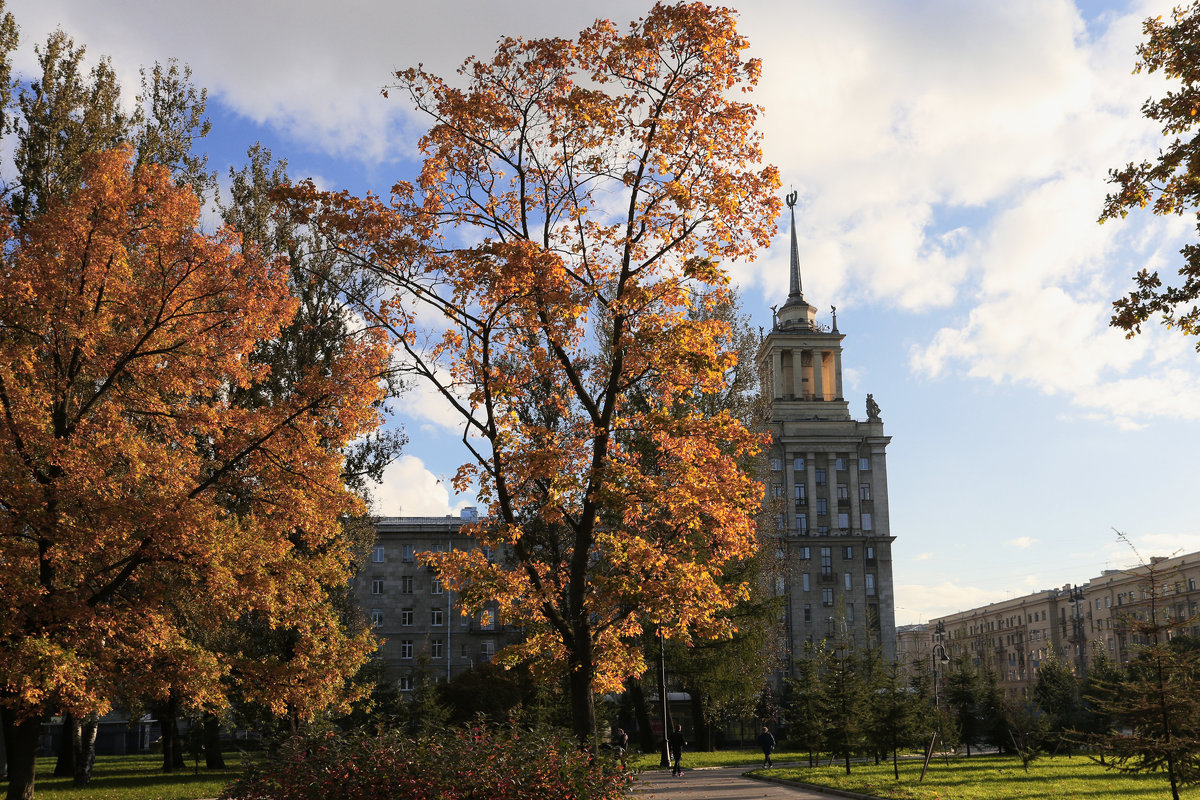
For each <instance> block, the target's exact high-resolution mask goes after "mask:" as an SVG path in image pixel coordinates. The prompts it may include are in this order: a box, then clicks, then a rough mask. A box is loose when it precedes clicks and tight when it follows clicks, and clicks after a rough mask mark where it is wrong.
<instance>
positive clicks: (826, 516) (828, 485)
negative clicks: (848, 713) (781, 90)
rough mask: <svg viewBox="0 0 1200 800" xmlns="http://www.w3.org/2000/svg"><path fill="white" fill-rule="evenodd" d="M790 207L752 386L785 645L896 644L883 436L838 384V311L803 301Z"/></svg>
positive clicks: (886, 647)
mask: <svg viewBox="0 0 1200 800" xmlns="http://www.w3.org/2000/svg"><path fill="white" fill-rule="evenodd" d="M787 202H788V207H789V209H791V215H792V217H791V223H792V250H791V285H790V291H789V292H788V297H787V302H785V303H784V304H783V306H782V307H776V308H777V310H776V309H773V311H774V314H773V317H774V318H773V320H772V324H771V332H770V333H769V334H767V335H766V337H765V338H764V339H763V341H762V344H761V346H760V347H759V351H758V367H759V371H760V374H761V375H762V376H763V384H762V385H763V391H764V392H765V393H767V394H768V395H769V397H770V399H771V403H770V430H771V438H772V442H771V452H770V454H769V472H768V477H767V502H768V503H769V504H771V506H772V508H774V509H775V511H776V514H777V525H778V534H779V542H778V545H779V550H780V551H782V552H783V554H784V555H785V563H786V565H787V566H786V570H785V574H786V578H785V580H786V592H787V634H788V635H787V646H788V648H789V651H790V655H791V657H792V658H800V657H803V655H804V646H805V643H806V642H814V643H816V642H820V641H821V640H823V639H828V640H830V641H836V640H839V639H842V638H846V637H848V638H850V639H851V641H854V642H856V643H857V644H859V645H872V646H878V647H880V648H881V649H882V651H883V653H884V655H885V657H887V658H889V659H891V658H893V657H894V656H895V652H896V622H895V604H894V600H893V594H892V542H893V541H894V537H893V536H892V534H891V524H890V519H889V515H888V492H887V485H888V484H887V460H886V451H887V446H888V442H890V441H891V438H890V437H888V436H885V435H884V432H883V420H882V418H881V417H880V412H879V406H878V405H876V403H875V401H874V398H873V397H872V396H871V395H869V394H868V395H867V400H866V419H865V420H858V419H854V418H853V417H852V416H851V415H850V409H849V406H848V404H847V402H846V398H845V394H844V393H843V391H842V340H843V339H844V338H845V336H844V335H843V334H842V333H841V332H840V331H838V327H837V309H836V308H834V309H833V313H832V323H831V325H829V326H826V325H823V324H821V323H819V322H817V309H816V307H815V306H813V305H811V304H810V303H809V302H808V301H807V300H806V299H805V298H804V291H803V287H802V284H801V281H800V258H799V249H798V247H797V244H796V211H795V202H796V195H795V193H792V194H790V195H788V198H787Z"/></svg>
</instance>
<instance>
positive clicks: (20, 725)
mask: <svg viewBox="0 0 1200 800" xmlns="http://www.w3.org/2000/svg"><path fill="white" fill-rule="evenodd" d="M0 721H2V722H3V728H4V749H5V752H6V753H7V757H8V794H7V795H6V796H5V797H6V800H33V782H34V777H35V775H36V773H37V745H38V734H39V733H41V730H42V718H41V716H40V715H36V714H35V715H33V716H31V717H28V718H27V719H24V720H22V721H20V722H17V713H16V712H15V711H14V710H12V709H11V708H8V707H7V706H0Z"/></svg>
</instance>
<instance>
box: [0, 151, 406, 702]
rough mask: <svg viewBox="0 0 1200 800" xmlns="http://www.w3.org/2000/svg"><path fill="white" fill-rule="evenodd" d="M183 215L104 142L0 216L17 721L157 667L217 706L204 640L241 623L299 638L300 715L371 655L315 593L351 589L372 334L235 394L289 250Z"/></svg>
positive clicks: (284, 293) (278, 292)
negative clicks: (252, 621)
mask: <svg viewBox="0 0 1200 800" xmlns="http://www.w3.org/2000/svg"><path fill="white" fill-rule="evenodd" d="M297 191H298V193H300V194H302V193H303V191H304V187H300V189H298V190H297ZM298 196H299V195H298ZM198 219H199V205H198V203H197V201H196V199H195V197H194V196H193V195H192V194H191V193H190V191H188V190H186V189H181V188H178V187H176V186H174V185H172V184H171V182H170V180H169V178H168V175H167V173H166V171H165V170H163V169H160V168H156V167H144V168H139V169H137V170H134V169H133V168H132V167H131V165H130V162H129V153H128V152H126V151H116V152H112V153H100V154H96V155H94V156H92V157H91V158H90V159H89V162H88V164H87V166H86V170H85V176H84V181H83V188H81V189H80V190H79V191H78V192H76V193H75V194H74V195H72V196H71V197H69V198H66V199H65V200H64V201H62V202H60V203H58V204H57V205H54V206H52V207H51V208H50V209H49V210H48V211H47V212H46V213H45V214H43V215H42V216H40V217H38V218H36V219H34V220H33V221H31V222H30V223H28V224H27V225H26V226H25V227H24V228H23V229H22V230H19V231H12V230H11V229H10V230H8V231H6V235H7V236H8V244H7V246H6V247H5V248H4V249H3V250H2V251H0V259H2V263H0V296H3V297H4V298H5V302H4V303H3V304H0V329H3V330H5V331H6V333H5V335H4V337H3V338H2V339H0V383H2V388H3V392H0V405H3V413H4V416H5V418H6V419H7V420H8V421H9V424H6V425H5V426H2V427H0V485H3V486H4V487H5V497H4V503H5V506H6V509H7V513H6V514H5V516H4V517H3V518H0V585H3V586H4V587H5V595H6V597H10V598H13V599H14V600H15V599H17V598H18V597H19V598H20V600H21V601H22V602H21V603H20V604H19V605H18V604H16V603H13V604H12V606H11V607H10V608H8V609H6V610H7V611H8V612H9V613H6V614H0V638H3V639H4V640H5V641H8V642H12V643H13V646H12V647H9V648H3V649H0V675H2V676H5V677H4V678H0V681H5V682H7V681H12V682H15V683H20V684H21V688H20V689H19V690H18V692H17V694H16V696H18V697H19V698H20V699H19V702H20V703H23V704H24V705H25V706H26V707H27V708H31V709H34V711H35V712H37V711H38V710H39V708H40V706H41V705H43V704H45V703H46V702H47V701H48V699H49V698H55V702H57V703H64V704H67V705H69V706H75V707H78V708H80V709H87V710H91V709H96V708H100V707H102V706H103V703H104V702H106V700H107V699H109V698H113V697H115V696H117V694H118V692H134V691H142V690H145V691H147V692H159V691H165V690H166V689H164V685H165V684H164V683H163V682H164V680H165V681H166V683H167V684H169V685H167V688H169V689H172V690H177V691H179V692H181V693H183V694H184V695H185V696H187V697H190V698H193V699H195V701H196V702H198V703H206V704H214V705H219V704H220V703H221V702H223V701H222V697H223V696H224V693H225V692H226V691H227V690H228V686H227V685H226V684H225V683H223V679H224V678H225V676H226V675H227V672H228V664H229V659H230V658H231V655H230V653H229V652H227V651H223V650H222V649H221V647H220V646H218V645H217V644H214V643H212V642H209V641H206V637H207V636H214V633H213V632H214V630H215V629H216V628H217V626H219V625H220V624H222V623H223V622H228V621H231V620H235V619H241V618H244V617H246V616H254V617H256V618H257V619H259V620H261V621H262V622H263V624H264V625H265V626H267V627H269V628H272V629H274V628H279V629H286V630H287V631H289V632H293V633H296V634H297V636H298V641H299V643H300V644H299V645H298V647H299V650H298V652H299V653H301V655H302V657H300V658H298V659H297V660H296V661H295V662H294V663H291V664H281V665H279V675H280V676H282V677H286V678H288V680H290V681H291V683H290V684H289V685H290V686H292V687H293V689H291V690H289V691H290V692H291V694H288V695H287V696H286V701H287V702H288V703H289V704H291V705H292V706H293V708H294V709H298V710H300V711H302V712H304V713H308V711H312V710H315V709H316V708H317V707H319V706H320V705H321V704H327V703H328V702H329V700H330V697H329V692H331V691H335V686H336V685H337V684H339V681H337V680H335V681H332V682H331V681H330V679H329V678H330V675H333V676H341V675H344V674H346V673H348V672H353V671H354V669H356V668H357V666H358V664H359V663H361V660H362V658H363V657H365V654H366V652H367V651H368V648H369V641H368V639H367V638H366V635H365V633H363V634H362V635H361V636H360V635H357V634H354V633H353V632H347V631H343V630H342V629H341V628H339V627H338V626H336V625H333V627H332V628H331V627H330V617H329V616H328V613H329V609H328V607H327V597H326V593H325V587H330V586H340V585H342V584H343V583H344V581H345V577H346V570H347V567H348V563H349V554H348V551H347V541H346V538H345V534H344V533H343V532H342V528H341V523H340V521H339V518H340V517H341V516H343V515H346V514H350V513H354V512H355V511H357V510H359V509H360V507H361V501H360V500H359V499H358V498H356V497H354V496H353V495H352V494H350V493H349V492H347V491H346V489H345V487H344V484H343V482H342V478H341V471H342V468H343V464H342V458H341V456H340V455H339V453H338V451H337V448H339V447H340V446H341V445H343V444H344V443H346V442H348V441H350V440H351V439H353V438H354V437H357V436H359V435H361V434H363V433H364V432H366V431H368V430H370V429H371V428H373V427H374V426H375V425H376V424H377V423H378V417H377V412H376V411H375V410H374V408H373V403H374V402H375V401H376V400H377V399H378V398H379V395H380V390H379V387H378V386H377V383H376V377H375V376H376V375H378V374H379V373H380V371H381V370H382V369H383V367H384V366H385V365H386V364H387V361H388V358H389V353H388V343H387V342H385V341H384V340H383V339H382V338H380V336H379V334H378V332H366V333H364V334H362V335H361V336H359V337H356V338H354V339H351V340H348V341H346V342H345V343H344V346H343V347H342V349H341V350H340V352H339V354H338V356H337V357H336V358H334V359H333V360H331V361H329V362H328V363H327V364H325V365H324V367H323V369H321V370H316V369H314V370H310V372H309V373H307V374H304V375H301V376H298V378H297V379H296V381H295V382H294V383H293V385H292V387H291V389H290V390H289V393H288V394H286V396H284V395H279V396H275V397H271V398H264V399H263V400H262V401H261V402H260V403H258V404H257V405H255V406H254V407H251V406H249V405H239V404H238V403H237V402H236V395H237V394H238V392H240V391H244V390H246V389H247V388H248V387H250V386H251V385H252V384H253V383H254V382H255V381H258V380H262V379H263V378H265V377H267V375H266V374H265V373H264V365H262V364H255V363H254V361H253V360H252V358H251V354H252V353H253V352H254V351H255V349H256V348H257V347H258V346H259V344H260V343H262V342H263V341H264V340H265V339H269V338H271V337H273V336H275V335H276V334H277V332H278V331H279V329H280V327H281V326H282V325H284V324H287V323H288V322H289V321H290V320H291V318H292V316H293V314H294V312H295V308H296V302H295V300H294V299H293V298H292V297H291V296H290V295H289V293H288V290H287V275H286V265H285V264H272V263H266V262H264V261H263V259H262V258H261V257H260V256H259V254H258V253H257V252H254V251H252V250H249V251H243V250H242V249H241V247H240V245H239V242H238V240H237V237H236V236H235V235H233V234H232V233H230V232H228V231H219V232H218V233H216V234H214V235H203V234H201V233H199V232H198V230H197V226H198ZM5 221H6V223H7V224H11V222H10V218H9V217H7V215H6V216H5ZM200 604H202V606H203V613H200V612H199V610H197V609H196V608H193V607H192V606H193V605H200ZM306 637H310V638H306ZM164 675H167V676H169V677H168V678H164V677H163V676H164ZM281 682H287V681H283V680H282V678H281ZM265 686H266V684H264V687H265ZM299 686H304V687H306V688H304V689H303V690H301V689H299V688H295V687H299ZM4 690H5V691H7V690H8V683H5V685H4ZM306 698H307V699H306ZM306 704H307V705H306Z"/></svg>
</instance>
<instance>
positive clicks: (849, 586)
mask: <svg viewBox="0 0 1200 800" xmlns="http://www.w3.org/2000/svg"><path fill="white" fill-rule="evenodd" d="M842 574H843V576H844V579H845V583H846V591H847V592H848V591H850V590H851V589H853V588H854V583H853V580H854V579H853V578H852V577H851V576H850V573H849V572H845V573H842Z"/></svg>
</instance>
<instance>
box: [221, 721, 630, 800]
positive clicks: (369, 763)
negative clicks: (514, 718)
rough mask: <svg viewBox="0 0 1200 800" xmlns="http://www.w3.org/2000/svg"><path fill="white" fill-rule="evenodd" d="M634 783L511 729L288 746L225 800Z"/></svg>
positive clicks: (609, 790)
mask: <svg viewBox="0 0 1200 800" xmlns="http://www.w3.org/2000/svg"><path fill="white" fill-rule="evenodd" d="M631 781H632V776H631V775H630V773H628V772H626V771H624V770H622V769H621V767H620V765H619V764H618V763H617V762H616V761H615V760H613V759H611V758H604V757H593V756H591V755H590V754H588V753H583V752H580V751H579V750H578V749H576V746H575V743H574V739H572V738H570V737H567V736H560V735H557V734H555V733H551V732H546V731H528V730H519V729H517V728H516V727H508V728H486V727H482V726H478V725H476V726H471V727H466V728H444V729H441V730H439V731H436V732H433V733H430V734H427V735H425V736H422V737H419V738H409V737H405V736H402V735H400V734H398V733H395V732H389V733H384V734H382V735H378V736H372V735H368V734H366V733H363V732H352V733H343V734H334V733H332V732H329V733H322V734H319V735H314V736H309V737H304V736H301V737H296V738H295V739H292V740H291V741H289V742H288V743H287V744H286V745H285V746H284V747H283V748H282V749H281V750H280V752H279V754H278V755H277V756H276V757H274V758H273V759H271V760H270V761H267V762H265V763H261V764H258V765H254V766H251V767H249V768H248V770H247V773H246V774H245V775H244V776H243V777H242V778H241V779H239V780H238V781H237V782H235V783H234V784H233V785H231V786H230V787H229V788H228V789H226V790H225V793H224V794H223V795H222V798H223V799H224V800H392V798H406V800H484V798H486V799H487V800H615V799H616V798H619V797H623V796H625V795H626V793H627V791H628V788H629V786H630V783H631Z"/></svg>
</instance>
